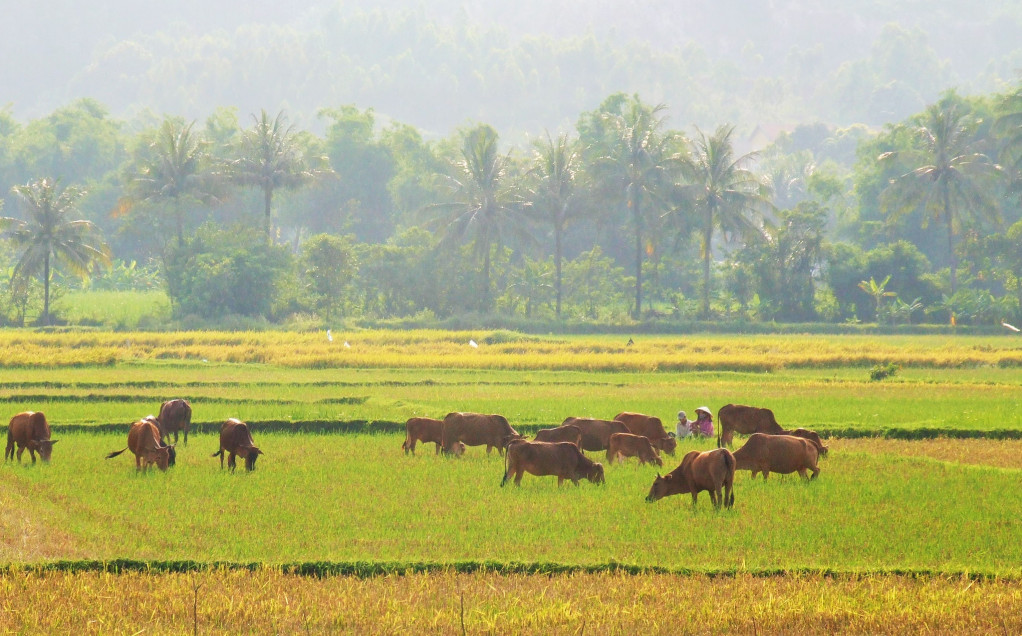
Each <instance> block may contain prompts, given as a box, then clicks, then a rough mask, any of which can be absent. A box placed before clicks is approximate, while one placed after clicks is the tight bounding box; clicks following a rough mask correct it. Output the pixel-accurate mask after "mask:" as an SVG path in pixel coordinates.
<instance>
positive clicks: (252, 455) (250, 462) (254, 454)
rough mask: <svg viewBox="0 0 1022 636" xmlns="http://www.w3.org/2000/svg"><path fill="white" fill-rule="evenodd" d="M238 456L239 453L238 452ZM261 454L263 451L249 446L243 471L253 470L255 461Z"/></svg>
mask: <svg viewBox="0 0 1022 636" xmlns="http://www.w3.org/2000/svg"><path fill="white" fill-rule="evenodd" d="M239 454H241V451H240V450H239ZM262 454H263V451H261V450H259V448H258V447H256V446H249V447H248V452H246V453H245V470H255V464H256V459H258V458H259V456H260V455H262Z"/></svg>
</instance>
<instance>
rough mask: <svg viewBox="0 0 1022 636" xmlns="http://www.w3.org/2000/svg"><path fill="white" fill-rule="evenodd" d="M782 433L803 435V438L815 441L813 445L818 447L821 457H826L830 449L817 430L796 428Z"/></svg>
mask: <svg viewBox="0 0 1022 636" xmlns="http://www.w3.org/2000/svg"><path fill="white" fill-rule="evenodd" d="M781 434H782V435H791V436H793V437H801V438H802V439H807V440H809V441H810V442H812V443H813V446H815V447H816V452H817V453H819V454H820V457H826V456H827V453H828V452H829V451H830V449H829V448H828V447H826V446H824V445H823V441H822V440H821V439H820V436H819V435H818V434H817V433H816V431H811V430H809V429H808V428H796V429H795V430H793V431H784V432H783V433H781Z"/></svg>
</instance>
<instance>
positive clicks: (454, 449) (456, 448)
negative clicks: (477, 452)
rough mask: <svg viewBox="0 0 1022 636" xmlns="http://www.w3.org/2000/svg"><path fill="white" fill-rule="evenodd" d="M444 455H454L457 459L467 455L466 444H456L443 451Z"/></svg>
mask: <svg viewBox="0 0 1022 636" xmlns="http://www.w3.org/2000/svg"><path fill="white" fill-rule="evenodd" d="M443 453H444V455H454V456H455V457H461V456H462V455H464V454H465V442H454V444H453V445H452V446H447V447H445V448H444V449H443Z"/></svg>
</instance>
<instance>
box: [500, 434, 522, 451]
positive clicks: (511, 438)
mask: <svg viewBox="0 0 1022 636" xmlns="http://www.w3.org/2000/svg"><path fill="white" fill-rule="evenodd" d="M524 439H525V436H524V435H522V434H521V433H512V434H511V435H508V436H507V437H505V438H504V440H503V441H504V448H507V447H508V446H510V445H511V442H514V441H516V440H524Z"/></svg>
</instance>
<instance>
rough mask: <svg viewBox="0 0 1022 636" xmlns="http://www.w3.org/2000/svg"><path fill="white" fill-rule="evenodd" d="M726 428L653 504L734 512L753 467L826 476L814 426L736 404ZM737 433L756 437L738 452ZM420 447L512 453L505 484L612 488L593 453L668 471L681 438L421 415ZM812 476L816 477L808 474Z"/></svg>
mask: <svg viewBox="0 0 1022 636" xmlns="http://www.w3.org/2000/svg"><path fill="white" fill-rule="evenodd" d="M717 417H718V421H719V423H720V435H719V436H718V437H717V446H718V448H716V449H713V450H709V451H703V452H700V451H691V452H689V453H688V454H686V455H685V457H683V458H682V461H681V464H680V465H678V467H677V468H675V469H674V470H673V471H671V472H670V473H668V474H667V475H663V476H661V475H660V474H659V473H657V477H656V479H655V480H654V482H653V485H652V486H651V487H650V489H649V494H648V495H647V496H646V501H648V502H654V501H657V500H658V499H662V498H663V497H666V496H668V495H678V494H686V493H690V494H691V495H692V503H693V505H694V504H695V503H696V500H697V497H698V493H700V492H702V491H704V490H706V491H709V493H710V500H711V501H712V502H713V505H714V507H716V508H720V507H721V506H725V507H728V508H730V507H731V506H732V505H733V504H734V500H735V497H734V475H735V471H736V470H749V471H751V472H752V476H753V477H755V476H756V475H757V474H758V473H762V474H763V479H764V480H766V479H767V477H768V476H769V474H770V473H780V474H789V473H795V472H797V473H798V474H799V475H800V476H801V477H802V478H803V479H810V478H811V479H815V478H816V476H817V475H819V473H820V469H819V467H818V466H817V461H818V459H819V457H820V456H821V455H825V454H826V453H827V447H826V446H824V445H823V443H822V442H821V441H820V436H819V435H817V434H816V433H815V432H813V431H810V430H807V429H802V428H800V429H795V430H794V431H786V430H784V429H783V428H781V427H780V426H779V425H778V424H777V421H776V420H775V419H774V414H773V412H772V411H770V409H764V408H758V407H752V406H742V405H735V404H728V405H727V406H724V407H721V409H720V411H718V413H717ZM735 433H741V434H745V435H749V438H748V440H747V441H746V443H745V445H744V446H742V447H741V448H739V449H738V450H736V451H735V452H734V453H732V452H731V451H730V450H728V448H727V446H729V445H731V443H732V442H733V437H734V434H735ZM419 442H422V443H433V444H434V445H435V449H434V452H435V453H437V454H439V453H441V452H443V453H445V454H450V455H454V456H461V455H462V454H464V452H465V449H466V447H468V446H486V452H487V454H489V453H490V452H492V451H493V449H494V448H496V449H497V451H498V452H499V453H500V454H503V455H505V462H504V477H503V479H502V480H501V482H500V485H501V486H504V485H505V484H506V483H507V482H508V481H509V480H512V479H513V480H514V483H515V485H516V486H519V485H521V481H522V476H523V475H524V474H525V473H530V474H532V475H536V476H555V477H557V485H558V486H560V485H561V484H563V483H564V481H565V480H571V482H572V483H574V484H575V485H576V486H577V485H578V482H579V480H581V479H587V480H589V481H591V482H593V483H597V484H602V483H605V475H604V468H603V465H602V464H600V463H596V462H594V461H592V460H591V459H589V458H588V457H586V455H585V453H586V452H590V453H597V452H604V451H605V452H606V461H607V463H608V464H613V463H614V462H615V461H621V460H623V459H624V458H627V457H636V458H638V460H639V463H640V464H647V463H648V464H655V465H657V466H663V459H662V458H661V455H660V453H661V451H662V452H664V453H666V454H668V455H672V456H673V455H674V453H675V450H676V449H677V446H678V440H677V439H676V437H675V436H674V435H673V434H670V433H668V432H667V431H666V430H665V429H664V425H663V422H662V421H661V420H660V418H657V417H654V416H651V415H643V414H641V413H633V412H628V411H625V412H622V413H618V414H617V415H616V416H615V417H614V419H612V420H599V419H592V418H581V417H568V418H567V419H565V420H564V421H563V422H562V423H561V425H560V426H557V427H554V428H546V429H542V430H540V431H539V432H537V433H536V437H535V439H533V440H531V441H530V440H526V439H525V438H524V437H523V436H522V435H521V434H519V433H518V432H517V431H516V430H515V429H514V428H512V426H511V425H510V424H509V423H508V421H507V418H505V417H504V416H502V415H484V414H481V413H448V414H447V416H446V417H444V419H442V420H437V419H431V418H425V417H413V418H411V419H409V420H408V422H407V423H406V425H405V440H404V442H403V443H402V445H401V447H402V449H403V450H404V452H405V454H408V453H411V454H415V445H416V444H417V443H419ZM810 471H811V472H812V477H809V475H808V473H809V472H810Z"/></svg>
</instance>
